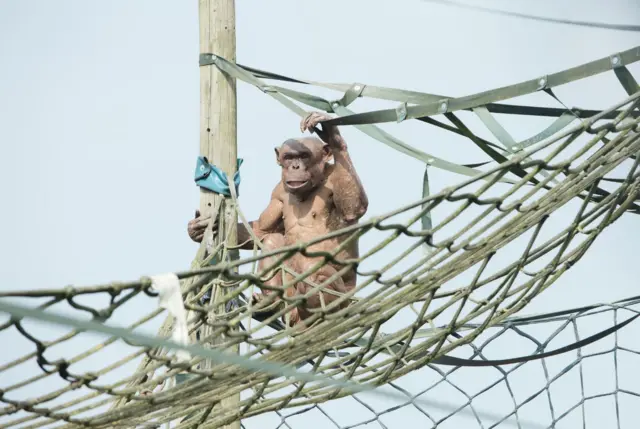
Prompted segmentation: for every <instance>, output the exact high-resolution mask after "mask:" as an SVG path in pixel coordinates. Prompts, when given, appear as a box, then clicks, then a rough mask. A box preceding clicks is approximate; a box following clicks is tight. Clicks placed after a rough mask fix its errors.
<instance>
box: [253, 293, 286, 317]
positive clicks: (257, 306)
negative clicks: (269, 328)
mask: <svg viewBox="0 0 640 429" xmlns="http://www.w3.org/2000/svg"><path fill="white" fill-rule="evenodd" d="M269 295H274V297H275V299H274V298H271V297H270V296H269ZM251 307H252V310H253V313H254V314H259V315H260V316H261V317H263V318H267V317H269V316H272V315H274V314H275V313H276V312H278V311H279V310H281V309H282V307H284V301H283V300H282V299H281V298H280V297H279V296H277V295H275V294H274V293H273V292H267V293H254V294H253V295H252V296H251Z"/></svg>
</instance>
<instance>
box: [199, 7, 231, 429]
mask: <svg viewBox="0 0 640 429" xmlns="http://www.w3.org/2000/svg"><path fill="white" fill-rule="evenodd" d="M198 12H199V21H200V53H201V54H203V53H205V54H209V53H210V54H214V55H218V56H220V57H223V58H225V59H227V60H229V61H233V62H235V60H236V16H235V15H236V14H235V0H199V10H198ZM236 106H237V100H236V82H235V80H234V79H233V78H231V77H229V76H227V75H225V74H223V73H222V72H220V70H218V68H217V67H216V66H215V65H211V66H203V67H200V155H202V156H206V157H207V159H208V160H209V162H210V163H211V164H213V165H215V166H217V167H218V168H220V169H221V170H222V171H224V172H225V173H226V175H227V177H228V179H229V184H230V185H232V186H233V175H234V174H235V172H236V162H237V158H238V151H237V107H236ZM220 205H222V214H221V216H220V217H219V218H218V233H217V234H215V236H214V237H213V242H212V241H211V235H210V234H205V237H204V239H203V243H202V245H203V246H207V244H208V245H209V246H211V245H213V248H215V247H216V245H217V244H218V243H219V242H220V241H221V240H223V239H224V238H225V237H226V240H227V244H228V245H235V244H236V242H237V231H236V228H237V227H236V225H237V215H236V212H235V208H234V207H233V204H232V203H231V201H230V200H228V199H226V198H224V197H223V196H222V195H218V194H215V193H212V192H209V191H206V190H204V189H202V188H201V191H200V213H201V214H202V215H205V214H211V215H214V213H213V211H214V210H215V208H216V207H219V206H220ZM207 241H208V242H209V243H207ZM232 256H233V257H237V251H236V252H234V254H233V255H232ZM222 289H223V288H215V289H214V290H212V297H213V299H214V300H216V298H217V297H219V296H220V294H222V293H224V291H223V290H222ZM221 307H222V308H218V309H216V313H218V314H219V313H220V312H224V306H221ZM216 313H213V314H210V315H208V317H209V318H210V319H211V318H216V316H217V315H216ZM210 333H211V330H210V329H204V330H203V332H201V334H202V335H201V338H204V337H206V336H207V335H208V334H210ZM217 342H218V341H215V340H214V341H212V342H211V343H210V344H203V345H204V346H210V347H216V343H217ZM233 352H236V353H237V352H238V348H237V347H236V348H235V350H233ZM205 366H207V367H210V366H211V362H207V363H206V365H205ZM239 401H240V395H239V394H238V395H234V396H233V397H229V398H226V399H224V400H222V403H221V405H222V406H223V407H233V406H237V404H238V403H239ZM215 414H216V411H215V408H214V409H213V410H211V412H210V413H209V416H215ZM225 428H228V429H240V422H239V421H238V422H235V423H233V424H231V425H229V426H225Z"/></svg>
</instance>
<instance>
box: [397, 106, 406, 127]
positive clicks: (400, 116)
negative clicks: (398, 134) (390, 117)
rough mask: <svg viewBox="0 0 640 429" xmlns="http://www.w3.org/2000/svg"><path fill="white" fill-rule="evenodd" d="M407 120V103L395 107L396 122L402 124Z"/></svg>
mask: <svg viewBox="0 0 640 429" xmlns="http://www.w3.org/2000/svg"><path fill="white" fill-rule="evenodd" d="M405 119H407V103H406V102H404V103H402V104H400V105H399V106H398V107H396V121H397V122H402V121H404V120H405Z"/></svg>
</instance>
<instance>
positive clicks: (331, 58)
mask: <svg viewBox="0 0 640 429" xmlns="http://www.w3.org/2000/svg"><path fill="white" fill-rule="evenodd" d="M196 3H197V2H196V1H195V0H192V1H190V2H184V1H181V2H178V1H160V0H155V1H152V0H135V1H109V2H105V1H100V2H99V1H87V0H75V1H74V0H56V1H50V0H47V1H45V0H39V1H35V0H20V1H18V0H0V62H1V67H0V143H1V144H0V151H1V154H2V156H1V157H0V162H1V163H2V165H3V168H1V169H0V183H1V185H0V186H1V190H2V192H1V194H2V198H3V203H2V210H1V211H0V219H1V222H0V237H1V240H0V256H1V258H2V261H3V263H1V264H0V275H1V278H2V283H1V284H0V290H16V289H20V290H22V289H36V288H43V287H47V288H50V287H64V286H65V285H69V284H73V285H90V284H100V283H104V282H108V281H112V280H132V279H136V278H139V277H140V276H143V275H149V274H157V273H163V272H168V271H180V270H184V269H186V268H188V266H189V264H190V262H191V260H192V258H193V256H194V255H195V251H196V249H197V246H196V245H195V244H194V243H192V242H191V241H190V240H189V238H188V236H187V234H186V223H187V221H188V220H189V219H190V217H192V216H193V213H194V210H195V209H196V208H197V207H198V198H199V196H198V189H197V187H196V186H195V184H194V182H193V169H194V167H195V162H196V157H197V155H198V138H199V131H198V129H199V128H198V127H199V70H198V65H197V61H198V17H197V4H196ZM470 3H471V2H470ZM476 4H481V5H484V6H492V7H496V8H502V9H505V10H507V9H508V10H513V11H518V12H522V13H531V14H537V15H544V16H550V17H555V18H564V19H574V20H583V21H601V22H607V23H619V24H624V23H626V24H637V23H638V22H640V6H639V4H638V1H637V0H608V1H606V2H605V1H595V0H594V1H586V0H562V1H558V0H535V1H534V0H510V1H506V0H503V1H500V0H491V1H490V0H483V1H477V2H476ZM636 45H640V34H639V33H630V32H619V31H610V30H599V29H593V28H581V27H572V26H566V25H558V24H547V23H540V22H532V21H526V20H521V19H516V18H509V17H499V16H492V15H490V14H486V13H479V12H473V11H465V10H462V9H459V8H452V7H447V6H442V5H435V4H431V3H429V2H421V1H419V0H393V1H391V0H385V1H381V0H359V1H356V0H351V1H345V0H326V1H322V2H311V1H304V2H303V1H295V0H288V1H285V0H272V1H257V0H254V1H250V0H238V1H237V60H238V62H239V63H242V64H245V65H249V66H253V67H257V68H261V69H265V70H270V71H274V72H278V73H282V74H286V75H289V76H293V77H298V78H303V79H310V80H317V81H324V82H341V83H352V82H363V83H368V84H372V85H379V86H390V87H397V88H403V89H409V90H418V91H424V92H430V93H436V94H445V95H450V96H463V95H468V94H471V93H475V92H480V91H484V90H488V89H491V88H495V87H499V86H504V85H507V84H512V83H517V82H520V81H522V80H526V79H531V78H535V77H538V76H542V75H545V74H548V73H553V72H556V71H560V70H563V69H566V68H569V67H573V66H576V65H579V64H582V63H584V62H588V61H592V60H595V59H598V58H601V57H604V56H608V55H610V54H612V53H615V52H618V51H622V50H625V49H629V48H631V47H634V46H636ZM629 69H630V70H631V71H632V72H633V73H635V76H636V78H637V79H640V67H638V64H634V65H633V66H631V67H629ZM318 93H321V94H327V92H318ZM556 93H557V94H558V95H559V96H560V97H561V98H562V99H563V101H564V102H565V103H567V104H568V105H570V106H577V107H581V108H593V109H598V108H606V107H609V106H610V105H612V104H614V103H616V102H617V101H619V100H621V99H623V98H624V97H625V96H626V95H625V93H624V91H623V90H622V88H621V86H620V85H619V84H618V82H617V80H616V79H615V77H614V75H613V74H612V73H607V74H606V75H602V76H597V77H595V78H591V79H589V80H588V81H585V82H580V83H577V84H575V85H570V86H567V87H566V88H564V87H561V88H559V89H558V90H557V91H556ZM538 95H540V94H537V95H536V96H534V97H532V98H529V99H527V101H526V102H530V103H537V104H539V105H549V106H555V107H557V105H554V104H553V101H552V100H548V99H547V98H545V97H542V96H541V95H540V97H538ZM333 96H334V97H336V98H339V97H340V96H339V95H338V94H336V93H333ZM518 101H519V102H521V101H520V100H518ZM522 102H524V101H522ZM381 106H389V105H388V104H384V105H383V104H381V103H376V102H362V103H360V104H357V105H356V107H354V108H355V109H356V110H358V111H363V110H367V109H371V108H379V107H381ZM499 119H500V120H501V122H502V123H504V124H505V126H507V127H508V129H509V131H510V132H511V133H512V135H513V136H514V137H516V139H517V140H522V139H524V138H527V137H529V136H531V135H533V134H535V133H536V132H538V131H540V130H542V129H543V128H544V126H545V125H546V124H548V123H549V122H550V121H549V120H548V119H546V120H541V119H522V118H514V117H509V118H499ZM298 121H299V119H298V118H297V117H296V116H295V115H294V114H292V113H291V112H289V111H288V110H286V109H285V108H283V107H282V106H281V105H279V104H278V103H277V102H275V101H274V100H273V99H272V98H270V97H266V96H265V95H264V94H262V93H261V92H260V91H258V90H256V89H255V88H253V87H250V86H248V85H246V84H239V86H238V153H239V156H240V157H242V158H244V160H245V162H244V165H243V166H242V186H241V190H240V192H241V204H242V208H243V210H244V212H245V214H246V215H247V216H248V217H249V218H251V219H253V218H256V217H257V216H258V215H259V214H260V211H261V210H262V209H263V208H264V207H265V206H266V204H267V202H268V198H269V195H270V192H271V189H272V187H273V185H275V183H276V182H277V180H278V177H279V176H278V175H279V171H278V169H277V166H276V164H275V159H274V155H273V147H274V146H276V145H279V144H280V143H281V142H282V141H284V140H285V139H287V138H289V137H295V136H298V135H299V128H298ZM471 123H473V124H474V126H475V128H474V129H475V130H476V131H478V132H479V133H480V134H481V135H483V136H486V137H488V136H489V134H488V133H487V131H486V130H479V128H481V125H479V122H475V123H474V122H472V121H471ZM384 128H385V130H387V131H389V132H393V133H394V134H395V135H398V136H399V137H401V138H403V139H404V140H405V141H406V142H407V143H409V144H412V145H415V146H416V147H420V148H421V149H422V150H424V151H426V152H430V153H433V154H435V155H438V156H440V157H443V158H445V159H449V160H452V161H456V162H467V163H472V162H480V161H484V160H485V158H484V157H483V154H482V153H481V152H480V151H478V150H476V149H473V148H471V144H470V143H468V141H465V140H463V139H461V138H459V137H457V136H452V135H449V133H447V132H444V131H441V130H436V129H435V128H433V127H429V126H426V125H424V124H413V123H411V124H401V125H395V124H390V125H388V126H385V127H384ZM343 134H344V135H345V136H346V138H347V141H348V143H349V148H350V151H351V153H352V157H353V159H354V162H355V164H356V167H357V169H358V172H359V173H360V176H361V178H362V180H363V182H364V185H365V187H366V188H367V191H368V194H369V199H370V206H369V213H368V214H367V216H374V215H377V214H382V213H385V212H387V211H388V210H389V209H390V208H393V207H398V206H401V205H404V204H407V203H410V202H412V201H415V200H417V199H418V198H419V196H420V189H421V181H422V174H423V166H422V165H421V163H420V162H418V161H416V160H413V159H411V158H408V157H407V156H405V155H403V154H400V153H398V152H395V151H393V150H392V149H390V148H387V147H386V146H384V145H381V144H379V143H378V142H376V141H374V140H371V139H370V138H369V137H367V136H365V135H364V134H362V133H360V132H358V131H357V130H355V129H344V130H343ZM462 179H464V177H463V176H456V175H452V174H449V173H443V172H440V171H435V170H434V171H433V173H432V177H431V182H432V189H433V190H435V191H437V190H439V189H442V188H444V187H446V186H449V185H451V184H452V183H455V181H459V180H462ZM399 184H400V186H401V187H400V189H398V188H395V189H393V190H392V191H390V190H389V188H390V187H393V186H396V187H397V186H399ZM572 213H573V212H569V213H568V214H567V215H566V216H567V217H564V218H561V219H560V224H567V223H568V222H569V221H570V219H571V218H570V217H568V216H571V215H572ZM434 220H435V221H437V219H434ZM639 231H640V229H639V228H638V219H637V218H636V217H634V216H632V215H629V216H625V217H623V218H622V219H620V220H619V221H618V222H617V223H616V224H614V225H613V226H611V227H610V228H608V229H607V230H606V231H605V232H604V233H603V234H602V235H601V236H600V238H599V239H598V240H597V241H596V243H595V244H594V245H593V246H592V247H591V249H590V251H589V252H588V254H587V255H586V256H585V257H584V258H583V259H582V260H581V261H580V263H579V264H578V265H577V266H576V267H574V268H572V269H571V271H569V272H568V273H567V274H566V275H564V276H563V277H562V278H561V279H560V280H559V281H557V282H556V283H555V284H554V285H553V287H552V288H550V289H549V290H548V291H546V292H545V293H544V294H543V295H542V296H541V297H540V298H538V299H537V300H535V301H534V302H533V303H532V304H531V305H530V306H529V307H528V308H527V309H526V310H525V312H542V311H547V310H551V309H561V308H567V307H574V306H579V305H583V304H590V303H594V302H602V301H611V300H614V299H620V298H624V297H628V296H631V295H634V294H638V291H639V289H638V280H637V274H636V273H637V256H636V254H635V253H634V252H635V251H637V248H638V247H637V243H638V239H639V238H640V232H639ZM379 239H380V238H379V237H378V239H377V240H378V241H379ZM375 242H376V241H375V240H373V241H367V242H366V243H365V247H366V244H369V245H372V244H374V243H375ZM383 256H384V255H383ZM140 305H143V306H144V305H147V306H149V307H148V308H145V307H140V308H139V310H140V311H142V312H148V311H151V309H152V308H155V305H156V303H155V302H151V300H150V299H147V300H146V301H141V304H140ZM116 323H118V324H121V323H122V324H124V322H123V321H122V320H117V321H116ZM8 335H9V334H8V333H6V332H4V333H2V334H0V338H2V341H3V342H5V343H6V342H9V341H14V340H15V338H13V337H9V336H8ZM15 341H17V340H15ZM16 344H17V343H16ZM28 349H29V348H28V347H27V345H25V346H24V347H22V346H21V347H19V348H18V347H17V346H16V349H14V350H13V351H14V352H15V355H13V354H12V356H13V357H14V358H15V357H16V356H18V355H19V354H20V352H22V353H24V352H25V351H26V350H28ZM16 350H17V351H16ZM514 353H515V354H518V353H517V351H514ZM1 355H2V353H0V356H1ZM494 357H496V356H494ZM115 358H116V356H115V355H105V356H104V359H105V361H113V360H114V359H115ZM7 360H11V358H9V359H7ZM3 362H6V360H5V359H4V358H0V365H1V364H2V363H3ZM14 376H18V375H15V374H14ZM14 376H11V377H10V378H7V377H8V376H7V375H2V374H0V389H1V388H2V386H3V384H4V383H7V382H8V380H15V378H12V377H14ZM609 378H610V377H609ZM3 380H4V381H3ZM28 393H29V392H27V393H25V394H26V395H27V396H28ZM405 422H406V420H405ZM320 427H321V426H320ZM392 427H399V426H392ZM470 427H472V426H470ZM594 427H595V426H594Z"/></svg>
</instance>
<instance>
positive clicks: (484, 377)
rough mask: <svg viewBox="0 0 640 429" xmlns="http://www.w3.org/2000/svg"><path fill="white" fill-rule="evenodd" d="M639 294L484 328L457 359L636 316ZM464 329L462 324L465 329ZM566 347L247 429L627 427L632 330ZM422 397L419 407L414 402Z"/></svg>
mask: <svg viewBox="0 0 640 429" xmlns="http://www.w3.org/2000/svg"><path fill="white" fill-rule="evenodd" d="M639 311H640V297H633V298H629V299H626V300H622V301H619V302H615V303H611V304H599V305H593V306H588V307H582V308H577V309H569V310H566V311H562V312H554V313H547V314H537V315H533V316H524V317H512V318H509V319H507V320H505V321H503V322H500V323H498V324H497V325H496V326H493V327H491V328H488V329H486V330H485V331H484V332H483V333H482V334H481V335H480V336H478V338H476V340H475V341H474V344H469V345H465V346H462V347H460V348H459V349H458V350H459V352H460V354H463V355H466V356H470V357H471V358H473V359H475V360H487V359H491V358H492V357H494V356H503V355H504V353H505V351H508V350H513V349H517V350H519V351H522V352H528V353H532V354H533V353H543V352H545V351H548V350H550V349H553V348H554V346H558V345H564V344H566V343H568V342H572V341H579V340H581V339H584V338H585V337H586V334H587V333H593V332H596V331H599V330H602V327H603V326H610V325H612V324H617V323H619V322H620V320H621V319H628V318H629V317H630V316H635V315H637V314H639V313H638V312H639ZM471 327H472V326H469V328H471ZM633 328H634V329H631V328H629V329H623V330H620V331H619V332H615V333H614V334H613V335H611V336H610V337H607V338H605V339H601V340H600V341H599V342H597V343H594V344H590V345H587V346H585V347H580V348H578V349H576V350H575V351H572V352H568V353H566V354H563V355H560V356H556V357H553V358H551V359H542V360H539V361H537V362H532V361H529V362H522V363H518V364H509V365H502V366H492V367H484V368H465V367H455V368H453V369H446V368H443V367H441V366H439V365H434V364H427V365H426V366H425V367H423V368H421V369H418V370H416V371H413V372H412V373H411V374H408V375H405V376H403V377H401V378H399V379H398V380H396V381H393V382H390V383H389V385H388V386H386V387H385V389H393V390H395V391H396V392H398V393H399V394H401V395H403V396H404V399H395V400H393V399H392V400H390V399H385V400H376V399H377V398H371V397H367V395H362V394H354V395H352V396H350V397H346V398H342V399H338V400H335V401H332V402H329V403H326V404H314V405H310V406H306V407H298V408H297V409H292V410H286V411H277V412H271V413H267V414H264V415H261V416H257V417H252V418H249V419H246V420H245V421H243V422H242V427H244V428H247V429H252V428H291V429H296V428H339V429H351V428H369V427H371V428H395V427H407V426H410V427H420V428H425V429H427V428H436V427H437V428H460V427H462V428H494V427H497V428H503V427H504V428H576V427H583V428H597V427H617V428H631V427H635V426H636V424H637V423H636V421H637V407H638V405H639V404H640V388H639V387H638V386H639V383H638V375H637V370H636V368H637V365H638V362H640V350H639V349H638V346H637V335H638V326H637V325H634V326H633ZM419 401H422V402H419Z"/></svg>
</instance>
